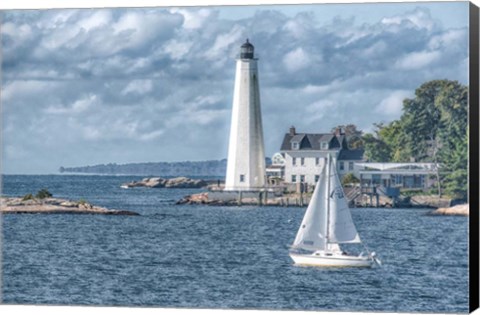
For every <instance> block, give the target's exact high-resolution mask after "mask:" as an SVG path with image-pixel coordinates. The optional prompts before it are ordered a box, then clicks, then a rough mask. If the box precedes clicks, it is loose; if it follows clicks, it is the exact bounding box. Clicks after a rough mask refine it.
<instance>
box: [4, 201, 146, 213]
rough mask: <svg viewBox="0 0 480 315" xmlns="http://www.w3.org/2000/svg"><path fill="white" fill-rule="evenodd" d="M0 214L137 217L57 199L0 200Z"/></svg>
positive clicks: (122, 211)
mask: <svg viewBox="0 0 480 315" xmlns="http://www.w3.org/2000/svg"><path fill="white" fill-rule="evenodd" d="M0 205H1V207H0V212H1V213H3V214H7V213H68V214H112V215H139V214H138V213H136V212H133V211H124V210H110V209H107V208H102V207H97V206H94V205H92V204H90V203H87V202H74V201H70V200H64V199H59V198H45V199H36V198H35V199H28V200H22V198H4V197H2V198H0Z"/></svg>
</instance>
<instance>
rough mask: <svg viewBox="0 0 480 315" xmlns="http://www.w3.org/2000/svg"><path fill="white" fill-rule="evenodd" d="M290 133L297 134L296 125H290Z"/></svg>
mask: <svg viewBox="0 0 480 315" xmlns="http://www.w3.org/2000/svg"><path fill="white" fill-rule="evenodd" d="M290 135H291V136H294V135H295V127H294V126H292V127H290Z"/></svg>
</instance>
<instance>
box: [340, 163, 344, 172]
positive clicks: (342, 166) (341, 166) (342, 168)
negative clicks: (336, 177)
mask: <svg viewBox="0 0 480 315" xmlns="http://www.w3.org/2000/svg"><path fill="white" fill-rule="evenodd" d="M344 169H345V165H344V164H343V162H340V170H341V171H343V170H344Z"/></svg>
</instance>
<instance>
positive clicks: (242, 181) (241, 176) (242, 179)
mask: <svg viewBox="0 0 480 315" xmlns="http://www.w3.org/2000/svg"><path fill="white" fill-rule="evenodd" d="M244 182H245V175H243V174H240V183H244Z"/></svg>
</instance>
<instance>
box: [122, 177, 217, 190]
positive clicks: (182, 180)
mask: <svg viewBox="0 0 480 315" xmlns="http://www.w3.org/2000/svg"><path fill="white" fill-rule="evenodd" d="M207 185H208V183H207V182H206V181H204V180H201V179H191V178H187V177H176V178H161V177H151V178H144V179H142V180H141V181H133V182H130V183H126V184H122V185H121V187H122V188H134V187H148V188H203V187H206V186H207Z"/></svg>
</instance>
